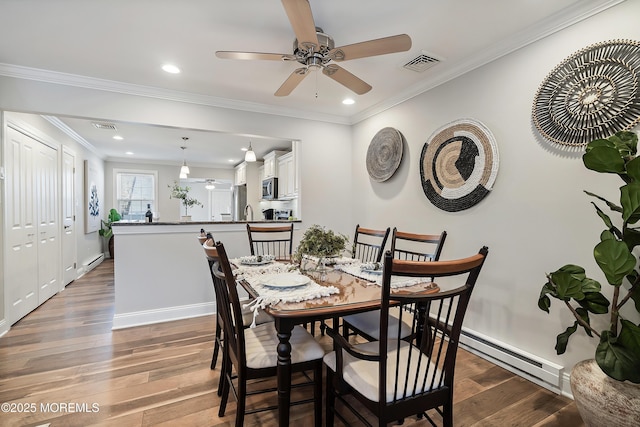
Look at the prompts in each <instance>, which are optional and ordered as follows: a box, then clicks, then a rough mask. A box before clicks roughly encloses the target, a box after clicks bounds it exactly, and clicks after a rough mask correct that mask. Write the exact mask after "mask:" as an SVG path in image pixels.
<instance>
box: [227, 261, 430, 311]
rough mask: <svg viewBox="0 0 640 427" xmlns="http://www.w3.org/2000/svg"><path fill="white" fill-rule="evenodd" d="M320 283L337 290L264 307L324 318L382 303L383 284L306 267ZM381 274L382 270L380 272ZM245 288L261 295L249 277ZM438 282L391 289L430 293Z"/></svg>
mask: <svg viewBox="0 0 640 427" xmlns="http://www.w3.org/2000/svg"><path fill="white" fill-rule="evenodd" d="M301 274H304V275H306V276H309V277H310V278H311V279H312V280H314V281H315V282H316V283H318V284H319V285H320V286H333V287H335V288H337V289H338V293H335V294H332V295H329V296H325V297H321V298H314V299H310V300H306V301H300V302H279V303H277V304H273V305H270V306H268V307H267V308H266V309H265V311H266V312H268V313H269V314H270V315H272V316H274V317H288V318H299V319H300V320H301V321H304V320H305V319H306V318H309V319H311V318H323V317H331V316H333V315H340V316H343V315H347V314H351V313H357V312H362V311H368V310H374V309H376V308H379V307H380V302H381V298H382V286H380V285H379V284H376V283H372V282H370V281H367V280H365V279H362V278H359V277H356V276H353V275H351V274H349V273H347V272H345V271H341V270H337V269H334V268H331V267H329V268H328V270H327V271H326V272H319V271H306V272H304V273H301ZM380 276H382V274H381V275H380ZM240 283H241V285H242V286H243V288H244V289H245V290H246V291H247V292H248V293H249V295H250V296H251V297H254V298H255V297H257V296H259V294H258V292H257V291H256V290H255V289H254V288H253V287H252V286H251V284H250V283H249V282H248V281H246V280H241V281H240ZM439 291H440V288H439V287H438V285H436V284H435V283H433V282H431V281H425V282H424V283H421V284H417V285H413V286H407V287H403V288H398V289H392V295H393V294H394V293H397V294H407V293H421V294H425V293H427V294H431V293H436V292H439Z"/></svg>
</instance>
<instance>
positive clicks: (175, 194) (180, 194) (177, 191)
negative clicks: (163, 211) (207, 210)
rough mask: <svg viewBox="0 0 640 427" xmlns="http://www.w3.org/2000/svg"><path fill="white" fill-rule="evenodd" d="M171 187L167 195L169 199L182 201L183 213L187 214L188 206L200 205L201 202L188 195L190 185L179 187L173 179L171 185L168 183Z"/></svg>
mask: <svg viewBox="0 0 640 427" xmlns="http://www.w3.org/2000/svg"><path fill="white" fill-rule="evenodd" d="M167 187H169V188H170V189H171V194H170V195H169V198H170V199H180V200H181V202H182V206H184V215H185V216H187V215H189V208H191V207H193V206H202V203H200V201H199V200H198V199H196V198H193V197H189V191H191V187H189V186H186V187H180V185H178V183H177V182H176V181H173V186H171V185H168V186H167Z"/></svg>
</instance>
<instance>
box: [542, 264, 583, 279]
mask: <svg viewBox="0 0 640 427" xmlns="http://www.w3.org/2000/svg"><path fill="white" fill-rule="evenodd" d="M555 273H569V274H571V275H572V276H573V277H575V278H576V279H578V280H582V279H584V278H585V277H587V275H586V273H585V271H584V268H582V267H580V266H579V265H575V264H566V265H563V266H562V267H560V268H559V269H558V270H556V271H554V272H553V273H551V275H552V276H553V274H555Z"/></svg>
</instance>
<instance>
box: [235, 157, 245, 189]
mask: <svg viewBox="0 0 640 427" xmlns="http://www.w3.org/2000/svg"><path fill="white" fill-rule="evenodd" d="M246 183H247V163H246V162H242V163H240V164H239V165H238V166H236V178H235V184H236V185H241V184H246Z"/></svg>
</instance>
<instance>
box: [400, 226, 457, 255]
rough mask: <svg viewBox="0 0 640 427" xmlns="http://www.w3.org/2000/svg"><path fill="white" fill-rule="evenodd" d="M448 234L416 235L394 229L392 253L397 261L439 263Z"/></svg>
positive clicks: (444, 232)
mask: <svg viewBox="0 0 640 427" xmlns="http://www.w3.org/2000/svg"><path fill="white" fill-rule="evenodd" d="M446 238H447V232H446V231H443V232H442V233H440V234H415V233H407V232H404V231H398V229H397V228H395V227H394V228H393V233H392V234H391V253H392V254H393V257H394V258H395V259H403V260H406V261H438V260H439V259H440V254H441V253H442V248H443V246H444V241H445V240H446Z"/></svg>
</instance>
